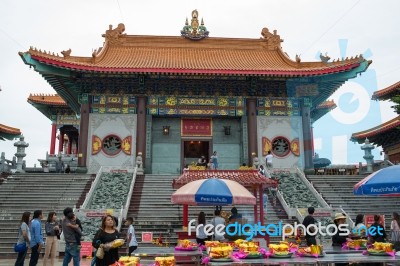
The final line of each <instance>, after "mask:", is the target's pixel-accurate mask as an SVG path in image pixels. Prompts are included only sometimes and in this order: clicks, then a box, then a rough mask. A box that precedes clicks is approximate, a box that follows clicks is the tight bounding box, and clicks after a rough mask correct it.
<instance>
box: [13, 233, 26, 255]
mask: <svg viewBox="0 0 400 266" xmlns="http://www.w3.org/2000/svg"><path fill="white" fill-rule="evenodd" d="M21 232H22V231H21V227H20V228H19V230H18V236H17V244H15V245H14V251H15V252H17V253H20V252H25V251H27V250H28V247H27V246H26V242H25V241H24V242H22V243H21V244H18V240H19V237H20V234H21Z"/></svg>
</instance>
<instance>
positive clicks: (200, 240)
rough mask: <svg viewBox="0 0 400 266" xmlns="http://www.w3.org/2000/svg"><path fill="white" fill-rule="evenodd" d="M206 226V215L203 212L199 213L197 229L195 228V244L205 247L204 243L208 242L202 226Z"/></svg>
mask: <svg viewBox="0 0 400 266" xmlns="http://www.w3.org/2000/svg"><path fill="white" fill-rule="evenodd" d="M205 225H206V215H205V213H204V212H200V213H199V216H198V217H197V228H196V242H197V244H199V245H203V246H204V245H205V244H206V243H205V241H206V240H208V236H207V235H206V232H205V231H204V226H205Z"/></svg>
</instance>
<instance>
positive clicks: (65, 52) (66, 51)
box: [61, 48, 72, 58]
mask: <svg viewBox="0 0 400 266" xmlns="http://www.w3.org/2000/svg"><path fill="white" fill-rule="evenodd" d="M71 51H72V50H71V48H69V49H68V50H64V51H61V54H62V55H63V56H64V58H68V57H70V56H71Z"/></svg>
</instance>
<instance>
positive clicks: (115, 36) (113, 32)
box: [101, 23, 126, 44]
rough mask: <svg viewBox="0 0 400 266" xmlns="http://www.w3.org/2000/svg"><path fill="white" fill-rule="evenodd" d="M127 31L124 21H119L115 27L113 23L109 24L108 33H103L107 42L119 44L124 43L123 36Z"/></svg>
mask: <svg viewBox="0 0 400 266" xmlns="http://www.w3.org/2000/svg"><path fill="white" fill-rule="evenodd" d="M124 31H125V25H124V24H123V23H119V24H118V26H117V27H116V28H115V29H113V28H112V25H110V26H109V28H108V30H106V33H105V34H103V35H101V36H103V37H104V38H105V39H106V42H108V43H110V44H119V43H122V38H121V37H122V36H125V35H126V33H123V32H124Z"/></svg>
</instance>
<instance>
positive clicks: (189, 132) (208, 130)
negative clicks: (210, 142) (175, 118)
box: [181, 119, 212, 137]
mask: <svg viewBox="0 0 400 266" xmlns="http://www.w3.org/2000/svg"><path fill="white" fill-rule="evenodd" d="M181 135H182V136H183V137H184V136H207V137H211V136H212V120H211V119H182V123H181Z"/></svg>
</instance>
